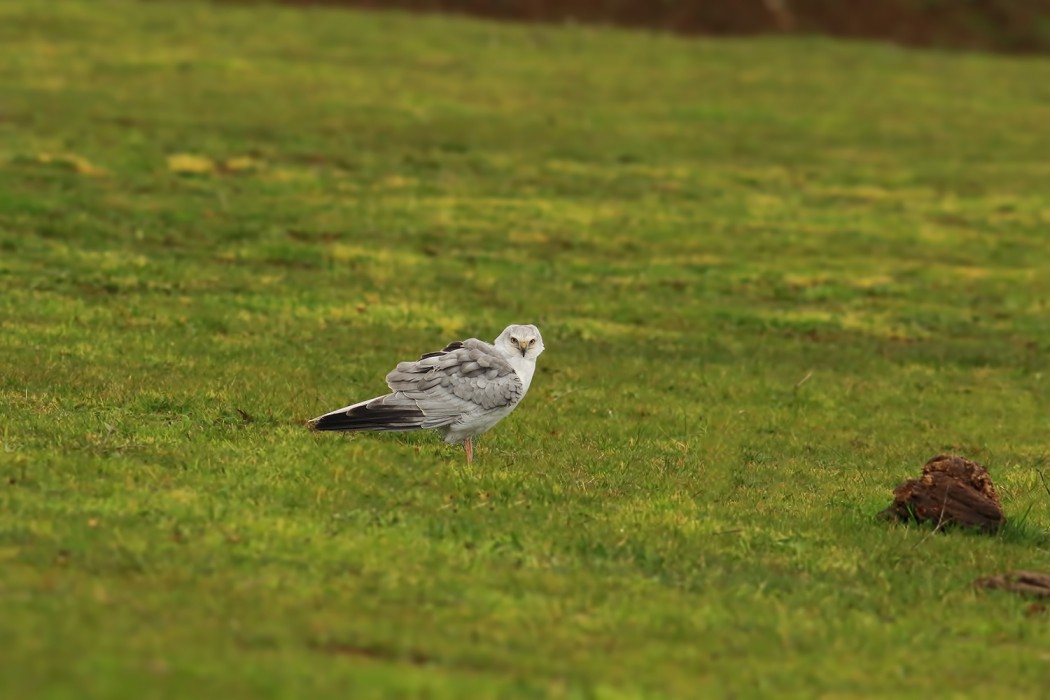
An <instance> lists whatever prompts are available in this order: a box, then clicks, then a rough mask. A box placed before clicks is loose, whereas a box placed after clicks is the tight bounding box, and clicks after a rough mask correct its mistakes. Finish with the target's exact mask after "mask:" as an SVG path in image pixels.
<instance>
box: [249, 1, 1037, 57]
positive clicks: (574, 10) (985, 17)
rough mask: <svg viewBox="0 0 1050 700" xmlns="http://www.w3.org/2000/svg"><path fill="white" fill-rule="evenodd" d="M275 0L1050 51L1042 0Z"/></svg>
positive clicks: (735, 32)
mask: <svg viewBox="0 0 1050 700" xmlns="http://www.w3.org/2000/svg"><path fill="white" fill-rule="evenodd" d="M241 1H243V0H241ZM249 1H250V0H249ZM281 1H283V2H285V3H288V4H297V5H344V6H351V7H367V8H373V9H402V10H412V11H421V12H455V13H461V14H469V15H476V16H480V17H488V18H496V19H503V20H512V21H529V22H566V21H576V22H581V23H604V24H615V25H621V26H628V27H642V28H648V29H656V30H661V31H671V32H677V33H683V34H706V35H749V34H764V33H785V32H787V33H808V34H825V35H830V36H840V37H850V38H859V39H873V40H882V41H892V42H896V43H900V44H904V45H909V46H928V47H939V48H955V49H980V50H993V51H1006V52H1047V51H1050V0H281Z"/></svg>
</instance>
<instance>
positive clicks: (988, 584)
mask: <svg viewBox="0 0 1050 700" xmlns="http://www.w3.org/2000/svg"><path fill="white" fill-rule="evenodd" d="M973 583H974V585H975V586H977V587H978V588H998V589H1000V590H1004V591H1012V592H1014V593H1020V594H1021V595H1025V596H1031V597H1033V598H1050V574H1043V573H1039V572H1038V571H1011V572H1010V573H1008V574H1000V575H998V576H985V577H984V578H979V579H977V580H976V581H974V582H973ZM1040 607H1041V606H1040ZM1029 609H1030V611H1031V612H1033V613H1036V612H1046V608H1045V607H1041V609H1039V608H1036V606H1032V607H1030V608H1029Z"/></svg>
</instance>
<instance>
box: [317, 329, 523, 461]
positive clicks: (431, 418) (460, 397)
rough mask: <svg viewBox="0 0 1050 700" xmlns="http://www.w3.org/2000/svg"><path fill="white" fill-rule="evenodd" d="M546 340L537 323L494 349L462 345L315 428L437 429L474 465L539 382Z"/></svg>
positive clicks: (416, 365)
mask: <svg viewBox="0 0 1050 700" xmlns="http://www.w3.org/2000/svg"><path fill="white" fill-rule="evenodd" d="M543 350H544V346H543V337H542V336H541V335H540V330H539V329H538V328H537V327H536V326H534V325H532V324H525V325H520V324H513V325H510V326H507V327H506V328H505V329H503V332H502V333H500V334H499V337H497V338H496V340H495V341H493V342H492V343H491V344H490V343H486V342H485V341H483V340H478V339H477V338H468V339H467V340H457V341H455V342H452V343H449V344H448V345H446V346H445V347H444V349H442V350H438V351H436V352H428V353H426V354H425V355H422V356H421V357H420V358H419V359H418V360H416V361H414V362H400V363H398V365H397V367H396V368H395V369H394V370H392V371H391V372H390V373H389V374H387V375H386V383H387V386H389V387H390V391H391V393H389V394H383V395H382V396H376V397H374V398H371V399H366V400H365V401H361V402H358V403H355V404H353V405H350V406H344V407H343V408H339V409H336V410H334V411H329V412H328V413H325V414H324V415H322V416H318V417H317V418H313V419H311V420H310V421H308V423H309V425H310V427H311V428H313V429H314V430H346V431H355V432H356V431H365V430H384V431H408V430H430V429H433V430H437V431H438V433H439V434H440V435H441V436H442V437H444V439H445V442H446V443H448V444H450V445H463V449H464V451H465V452H466V458H467V464H471V463H473V461H474V438H475V437H477V436H478V435H481V434H482V433H484V432H485V431H486V430H489V429H490V428H492V427H493V426H495V425H496V424H497V423H499V422H500V421H501V420H503V419H504V418H506V417H507V416H508V415H510V413H511V411H513V410H514V409H515V408H516V407H517V405H518V404H519V403H521V400H522V399H523V398H525V394H526V393H527V392H528V390H529V386H531V384H532V377H533V375H534V374H535V373H536V358H537V357H539V356H540V354H541V353H542V352H543Z"/></svg>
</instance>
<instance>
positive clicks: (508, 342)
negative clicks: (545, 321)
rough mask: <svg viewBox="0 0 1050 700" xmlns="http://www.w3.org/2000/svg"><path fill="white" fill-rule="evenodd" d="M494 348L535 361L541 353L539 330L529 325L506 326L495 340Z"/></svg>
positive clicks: (541, 340)
mask: <svg viewBox="0 0 1050 700" xmlns="http://www.w3.org/2000/svg"><path fill="white" fill-rule="evenodd" d="M495 345H496V347H497V348H499V349H500V350H502V351H504V352H509V353H514V354H517V355H521V356H522V357H524V358H526V359H532V360H535V359H536V358H537V357H539V355H540V353H541V352H543V336H541V335H540V329H539V328H537V327H536V326H533V325H531V324H529V325H517V324H515V325H513V326H507V327H506V328H505V329H504V330H503V332H502V333H500V334H499V337H498V338H496V343H495Z"/></svg>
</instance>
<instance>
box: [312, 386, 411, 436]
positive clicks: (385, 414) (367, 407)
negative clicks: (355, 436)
mask: <svg viewBox="0 0 1050 700" xmlns="http://www.w3.org/2000/svg"><path fill="white" fill-rule="evenodd" d="M425 421H426V416H424V415H423V412H422V411H420V410H419V408H418V407H417V406H415V405H414V404H413V403H409V402H406V401H405V400H403V399H401V397H398V396H397V395H396V394H386V395H385V396H378V397H376V398H374V399H368V400H367V401H362V402H361V403H355V404H354V405H353V406H346V407H344V408H340V409H337V410H335V411H330V412H328V413H326V414H324V415H323V416H318V417H317V418H314V419H313V420H311V421H310V422H309V425H310V427H311V428H313V429H314V430H350V431H359V430H391V431H406V430H421V429H423V428H424V427H428V426H424V422H425Z"/></svg>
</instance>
